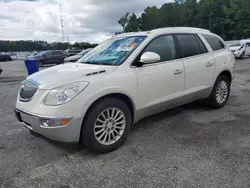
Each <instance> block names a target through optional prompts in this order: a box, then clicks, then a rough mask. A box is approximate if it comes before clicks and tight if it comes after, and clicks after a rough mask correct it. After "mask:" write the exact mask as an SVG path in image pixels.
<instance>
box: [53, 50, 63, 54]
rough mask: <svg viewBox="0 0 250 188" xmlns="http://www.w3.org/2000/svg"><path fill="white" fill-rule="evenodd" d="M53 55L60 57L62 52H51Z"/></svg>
mask: <svg viewBox="0 0 250 188" xmlns="http://www.w3.org/2000/svg"><path fill="white" fill-rule="evenodd" d="M53 55H62V52H60V51H53Z"/></svg>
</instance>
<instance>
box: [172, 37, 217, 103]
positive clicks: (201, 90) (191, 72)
mask: <svg viewBox="0 0 250 188" xmlns="http://www.w3.org/2000/svg"><path fill="white" fill-rule="evenodd" d="M176 39H177V41H178V44H179V47H180V51H181V53H182V58H183V59H182V60H183V63H184V68H185V75H186V76H185V98H186V99H187V100H190V101H192V100H196V99H199V98H202V97H206V95H207V94H208V93H209V92H208V90H209V89H210V88H211V86H212V85H213V84H212V83H213V77H214V71H215V63H214V58H213V57H212V55H211V54H210V53H209V52H208V49H207V48H206V46H205V45H204V43H203V42H202V40H201V39H200V37H199V36H198V35H196V34H176Z"/></svg>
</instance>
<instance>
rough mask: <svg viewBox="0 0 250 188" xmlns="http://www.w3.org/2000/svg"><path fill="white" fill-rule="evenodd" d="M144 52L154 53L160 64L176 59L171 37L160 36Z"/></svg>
mask: <svg viewBox="0 0 250 188" xmlns="http://www.w3.org/2000/svg"><path fill="white" fill-rule="evenodd" d="M144 52H155V53H157V54H158V55H159V56H160V57H161V60H160V62H164V61H170V60H174V59H176V49H175V43H174V39H173V36H172V35H166V36H160V37H157V38H155V39H154V40H153V41H151V42H150V43H149V45H148V46H147V47H146V48H145V49H144V50H143V53H144Z"/></svg>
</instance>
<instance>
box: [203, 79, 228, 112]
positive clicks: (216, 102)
mask: <svg viewBox="0 0 250 188" xmlns="http://www.w3.org/2000/svg"><path fill="white" fill-rule="evenodd" d="M230 86H231V83H230V81H229V79H228V77H226V76H224V75H221V76H219V77H218V79H217V80H216V82H215V84H214V88H213V91H212V93H211V95H210V97H209V98H208V99H206V103H207V104H208V105H209V106H211V107H213V108H222V107H224V106H225V104H226V103H227V101H228V98H229V94H230Z"/></svg>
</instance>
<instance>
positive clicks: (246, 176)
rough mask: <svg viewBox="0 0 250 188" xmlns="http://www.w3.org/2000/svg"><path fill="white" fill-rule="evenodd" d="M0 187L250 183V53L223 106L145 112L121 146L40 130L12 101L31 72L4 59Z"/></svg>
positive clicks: (239, 65)
mask: <svg viewBox="0 0 250 188" xmlns="http://www.w3.org/2000/svg"><path fill="white" fill-rule="evenodd" d="M0 66H2V68H3V69H4V72H3V74H2V75H0V187H2V188H3V187H25V188H26V187H53V188H54V187H60V188H71V187H72V188H73V187H97V188H101V187H109V188H112V187H115V188H119V187H133V188H146V187H185V188H186V187H187V188H189V187H190V188H193V187H202V188H205V187H220V188H221V187H236V188H244V187H246V188H249V187H250V99H249V96H250V59H244V60H239V61H237V62H236V76H235V80H234V82H233V85H232V91H231V96H230V99H229V101H228V104H227V105H226V106H225V108H223V109H220V110H212V109H209V108H206V107H204V106H201V105H198V104H189V105H185V106H182V107H179V108H175V109H173V110H169V111H166V112H164V113H161V114H157V115H154V116H152V117H149V118H146V119H144V120H142V121H140V122H139V123H137V125H136V126H135V128H134V130H133V131H132V132H131V134H130V136H129V137H128V140H127V141H126V142H125V144H124V145H123V146H122V147H121V148H119V149H118V150H116V151H114V152H112V153H109V154H105V155H99V156H95V155H92V154H91V153H89V152H88V150H87V149H86V148H79V147H78V146H77V145H74V144H61V143H57V142H53V141H50V140H48V139H45V138H37V137H34V136H32V135H30V134H29V132H28V131H27V130H26V129H25V128H24V127H23V126H22V125H21V124H20V123H19V122H18V121H17V120H16V118H15V116H14V113H13V108H14V105H15V100H16V94H17V91H18V89H19V86H20V82H21V81H22V80H23V79H24V78H25V76H26V70H25V67H24V65H23V62H21V61H12V62H5V63H0Z"/></svg>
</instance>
